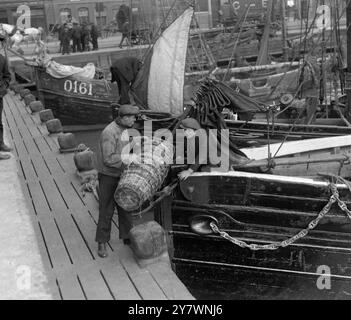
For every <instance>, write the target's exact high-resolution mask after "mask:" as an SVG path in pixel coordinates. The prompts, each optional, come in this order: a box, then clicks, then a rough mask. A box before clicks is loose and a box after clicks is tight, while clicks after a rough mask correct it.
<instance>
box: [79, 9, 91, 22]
mask: <svg viewBox="0 0 351 320" xmlns="http://www.w3.org/2000/svg"><path fill="white" fill-rule="evenodd" d="M78 20H79V23H89V9H88V8H79V9H78Z"/></svg>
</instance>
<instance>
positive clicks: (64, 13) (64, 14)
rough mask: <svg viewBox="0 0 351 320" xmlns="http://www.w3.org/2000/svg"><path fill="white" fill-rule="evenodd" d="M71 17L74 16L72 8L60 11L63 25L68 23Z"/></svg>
mask: <svg viewBox="0 0 351 320" xmlns="http://www.w3.org/2000/svg"><path fill="white" fill-rule="evenodd" d="M69 16H72V12H71V9H70V8H63V9H61V10H60V17H61V23H65V22H67V21H68V17H69Z"/></svg>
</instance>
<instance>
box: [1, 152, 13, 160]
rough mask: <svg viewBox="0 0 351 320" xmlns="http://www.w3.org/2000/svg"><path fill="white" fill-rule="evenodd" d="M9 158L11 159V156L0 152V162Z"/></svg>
mask: <svg viewBox="0 0 351 320" xmlns="http://www.w3.org/2000/svg"><path fill="white" fill-rule="evenodd" d="M10 158H11V156H10V155H9V154H5V153H1V152H0V160H7V159H10Z"/></svg>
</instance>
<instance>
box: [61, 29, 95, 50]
mask: <svg viewBox="0 0 351 320" xmlns="http://www.w3.org/2000/svg"><path fill="white" fill-rule="evenodd" d="M98 37H99V31H98V28H97V26H96V25H95V24H94V23H89V24H88V23H86V22H83V23H81V24H79V23H78V22H73V23H69V22H66V23H64V24H63V25H62V26H61V28H60V30H59V41H60V52H61V53H62V54H63V55H64V54H70V53H71V52H83V51H90V43H91V44H92V46H93V48H92V50H98V49H99V46H98Z"/></svg>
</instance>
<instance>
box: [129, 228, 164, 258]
mask: <svg viewBox="0 0 351 320" xmlns="http://www.w3.org/2000/svg"><path fill="white" fill-rule="evenodd" d="M129 239H130V242H131V248H132V250H133V252H134V254H135V255H136V256H137V257H138V258H139V259H151V258H156V257H159V256H161V255H162V254H163V253H164V252H165V251H166V250H167V243H166V234H165V231H164V230H163V228H162V227H161V226H160V225H159V224H158V223H157V222H156V221H149V222H146V223H143V224H139V225H137V226H135V227H133V228H132V229H131V230H130V231H129Z"/></svg>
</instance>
